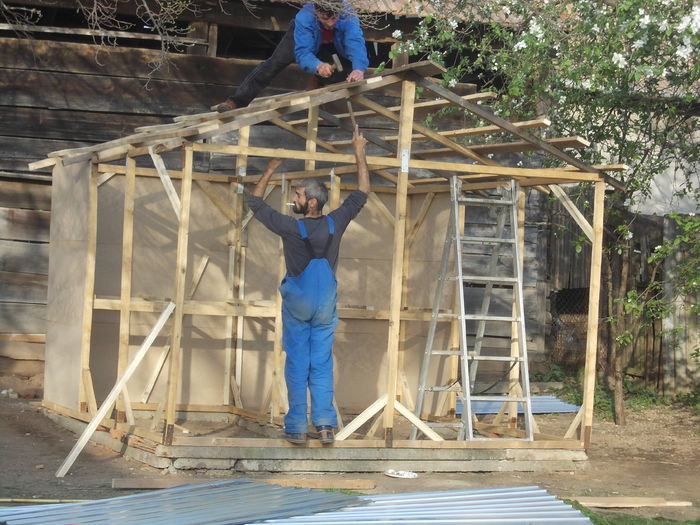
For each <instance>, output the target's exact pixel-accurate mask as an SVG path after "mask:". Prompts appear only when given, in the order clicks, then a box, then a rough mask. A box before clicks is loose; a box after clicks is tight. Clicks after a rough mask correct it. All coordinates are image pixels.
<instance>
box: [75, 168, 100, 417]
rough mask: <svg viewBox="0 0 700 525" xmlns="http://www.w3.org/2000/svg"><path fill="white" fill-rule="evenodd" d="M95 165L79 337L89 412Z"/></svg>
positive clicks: (82, 386)
mask: <svg viewBox="0 0 700 525" xmlns="http://www.w3.org/2000/svg"><path fill="white" fill-rule="evenodd" d="M98 177H99V174H98V172H97V166H96V165H95V164H92V165H91V169H90V178H89V180H88V216H87V222H88V229H87V247H86V252H87V253H86V261H85V293H84V296H83V322H82V325H83V326H82V334H81V339H80V367H81V375H82V381H81V382H80V394H79V399H80V403H81V404H82V403H85V404H86V405H87V407H88V408H89V410H90V412H91V413H93V414H94V413H96V412H97V400H96V399H95V391H94V388H93V384H92V374H91V373H90V344H91V336H92V311H93V305H94V298H95V260H96V258H95V255H96V252H97V178H98Z"/></svg>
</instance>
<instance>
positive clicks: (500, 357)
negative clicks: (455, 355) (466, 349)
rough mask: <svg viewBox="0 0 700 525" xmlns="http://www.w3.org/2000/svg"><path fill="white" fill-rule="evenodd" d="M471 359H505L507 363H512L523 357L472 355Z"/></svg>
mask: <svg viewBox="0 0 700 525" xmlns="http://www.w3.org/2000/svg"><path fill="white" fill-rule="evenodd" d="M469 359H472V360H473V361H504V362H506V363H512V362H516V361H522V360H523V358H522V357H518V356H510V355H508V356H495V355H470V356H469Z"/></svg>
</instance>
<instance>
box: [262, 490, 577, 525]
mask: <svg viewBox="0 0 700 525" xmlns="http://www.w3.org/2000/svg"><path fill="white" fill-rule="evenodd" d="M415 483H416V485H419V484H420V479H418V480H417V481H416V482H415ZM363 499H365V500H366V501H367V502H368V503H369V505H366V506H363V507H355V508H347V509H343V510H340V511H337V512H324V513H323V514H318V515H315V516H304V517H296V518H287V519H281V520H270V521H267V522H265V523H275V524H280V523H284V524H288V525H292V524H293V525H302V524H309V525H319V524H323V525H350V524H353V523H358V524H359V523H362V524H372V523H376V524H383V525H389V524H392V523H396V524H401V525H407V524H415V525H423V524H427V525H440V524H457V523H465V524H479V523H483V524H495V523H498V524H511V523H512V524H526V523H527V524H540V523H557V524H560V525H567V524H580V523H589V524H590V523H591V522H590V520H589V519H588V518H586V517H585V516H584V515H583V514H582V513H581V512H579V511H578V510H576V509H574V508H573V507H571V506H570V505H567V504H566V503H564V502H563V501H560V500H558V499H556V498H555V497H554V496H552V495H550V494H549V493H547V491H546V490H544V489H541V488H539V487H536V486H532V487H512V488H499V489H481V490H451V491H446V492H414V493H405V494H391V495H379V496H363Z"/></svg>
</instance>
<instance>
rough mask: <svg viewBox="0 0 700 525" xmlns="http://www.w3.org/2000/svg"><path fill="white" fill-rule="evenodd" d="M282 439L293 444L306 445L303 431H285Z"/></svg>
mask: <svg viewBox="0 0 700 525" xmlns="http://www.w3.org/2000/svg"><path fill="white" fill-rule="evenodd" d="M284 439H286V440H287V441H289V442H290V443H294V444H295V445H306V433H305V432H300V433H296V432H285V433H284Z"/></svg>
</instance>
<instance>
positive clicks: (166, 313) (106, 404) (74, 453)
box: [56, 302, 175, 478]
mask: <svg viewBox="0 0 700 525" xmlns="http://www.w3.org/2000/svg"><path fill="white" fill-rule="evenodd" d="M174 309H175V304H174V303H172V302H171V303H169V304H168V306H167V307H166V309H165V310H163V313H162V314H161V315H160V317H159V318H158V321H156V324H155V325H154V327H153V329H152V330H151V332H150V333H149V334H148V336H147V337H146V339H145V340H144V342H143V343H142V344H141V347H140V348H139V349H138V351H137V352H136V354H135V355H134V358H133V359H132V360H131V362H130V363H129V366H128V367H127V368H126V370H125V371H124V374H123V375H122V376H121V377H120V378H119V379H118V380H117V383H116V384H115V385H114V387H113V388H112V390H111V391H110V392H109V394H107V397H106V398H105V400H104V401H103V402H102V406H101V407H100V409H99V410H98V411H97V414H95V415H94V417H93V418H92V420H91V421H90V423H89V424H88V426H87V427H85V430H84V431H83V433H82V434H81V435H80V437H79V438H78V441H77V442H76V444H75V445H74V446H73V448H72V449H71V451H70V453H69V454H68V457H66V459H65V460H64V461H63V463H61V466H60V467H58V470H57V471H56V477H57V478H62V477H63V476H65V475H66V473H67V472H68V470H69V469H70V467H71V466H72V465H73V463H74V462H75V460H76V459H77V458H78V455H79V454H80V452H81V451H82V450H83V448H85V445H87V442H88V440H89V439H90V437H91V436H92V434H93V433H94V432H95V430H97V427H98V426H99V425H100V424H101V423H102V420H103V419H104V418H105V416H106V415H107V412H108V411H109V410H111V408H112V405H113V404H114V402H115V401H116V400H117V397H118V396H119V393H120V392H121V391H122V389H123V388H124V387H125V386H126V383H127V381H129V379H130V378H131V376H132V375H133V374H134V372H135V371H136V369H137V368H138V366H139V365H140V364H141V361H142V360H143V358H144V357H145V356H146V352H148V349H149V348H150V347H151V345H152V344H153V341H154V340H155V338H156V337H157V336H158V334H159V333H160V331H161V329H162V328H163V326H164V325H165V323H166V321H167V320H168V319H169V318H170V314H172V312H173V310H174Z"/></svg>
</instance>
